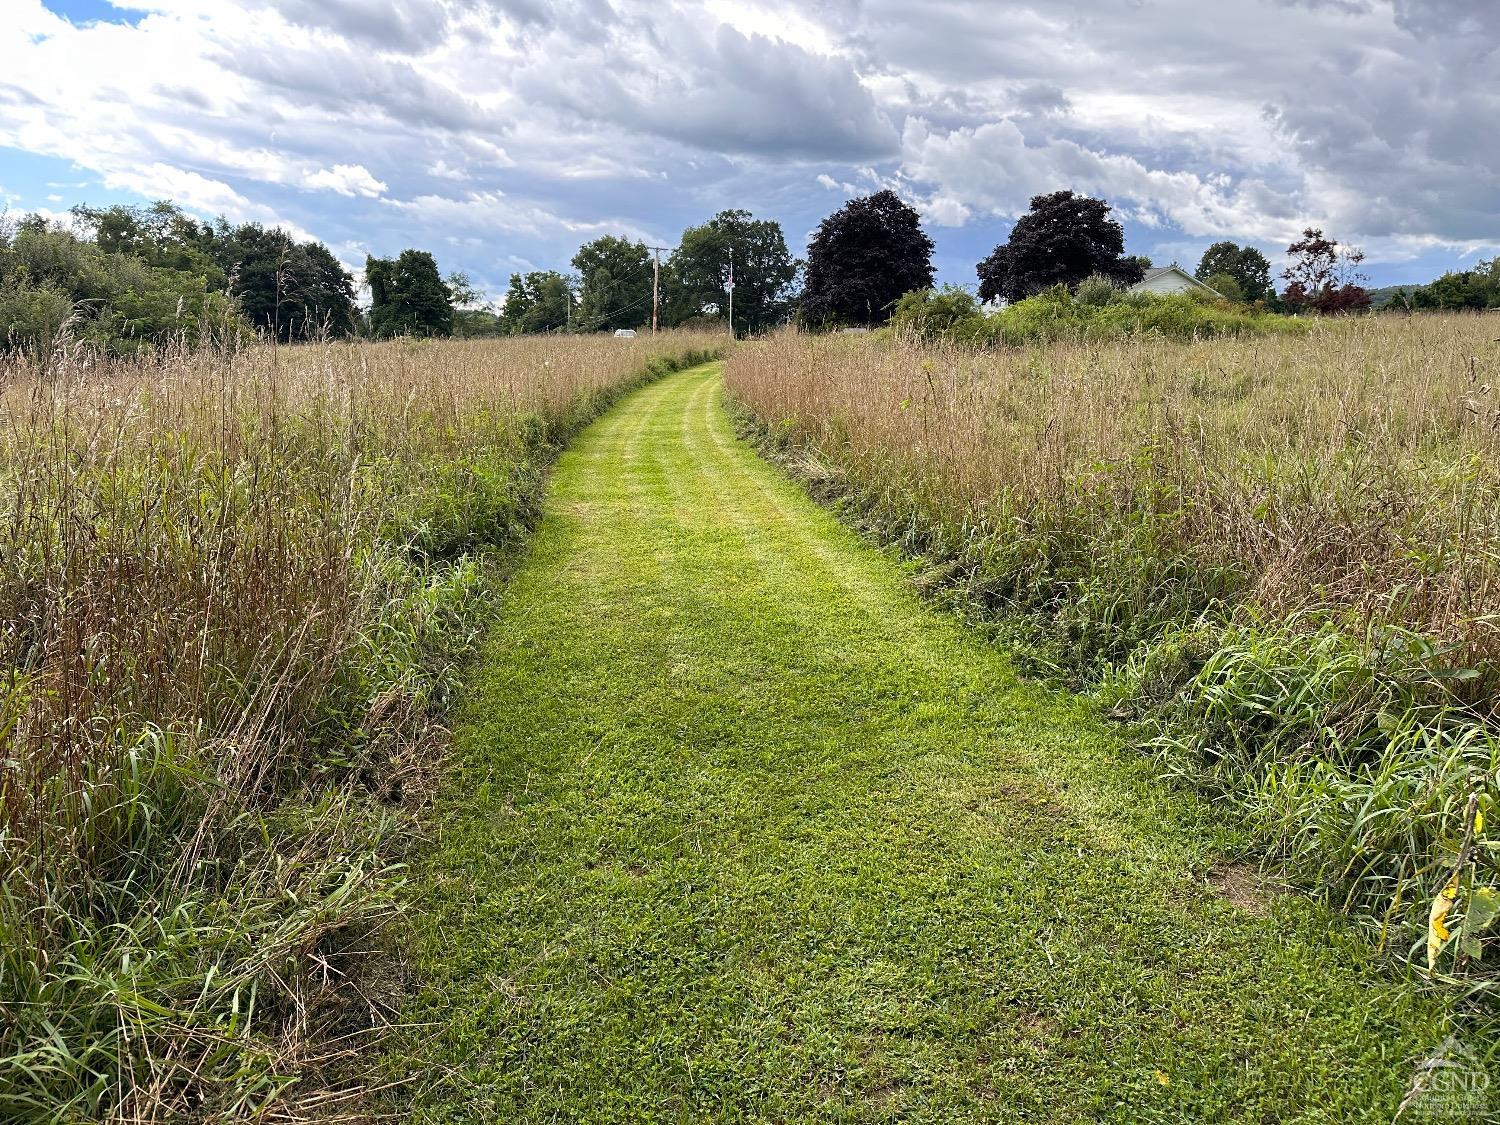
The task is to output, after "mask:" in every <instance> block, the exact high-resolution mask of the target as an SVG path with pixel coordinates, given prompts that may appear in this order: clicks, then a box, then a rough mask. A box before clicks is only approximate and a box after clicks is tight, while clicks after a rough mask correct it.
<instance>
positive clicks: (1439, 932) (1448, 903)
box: [1427, 872, 1458, 969]
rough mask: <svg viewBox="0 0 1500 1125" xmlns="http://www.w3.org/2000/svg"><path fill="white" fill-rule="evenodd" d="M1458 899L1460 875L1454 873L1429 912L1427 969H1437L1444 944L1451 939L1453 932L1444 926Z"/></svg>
mask: <svg viewBox="0 0 1500 1125" xmlns="http://www.w3.org/2000/svg"><path fill="white" fill-rule="evenodd" d="M1457 897H1458V873H1457V872H1454V874H1453V878H1451V879H1449V880H1448V882H1447V883H1446V884H1444V886H1443V889H1442V890H1440V891H1439V892H1438V893H1437V897H1436V898H1435V899H1433V900H1432V909H1431V910H1429V911H1428V912H1427V967H1428V968H1429V969H1433V968H1436V966H1437V959H1438V954H1439V953H1441V952H1442V951H1443V943H1445V942H1446V941H1447V940H1448V939H1449V938H1450V937H1452V936H1453V935H1452V932H1451V931H1450V930H1449V929H1448V927H1447V926H1446V925H1444V921H1445V920H1446V919H1447V917H1448V912H1449V911H1450V910H1452V909H1453V900H1454V899H1456V898H1457Z"/></svg>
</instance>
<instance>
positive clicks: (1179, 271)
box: [1125, 262, 1220, 297]
mask: <svg viewBox="0 0 1500 1125" xmlns="http://www.w3.org/2000/svg"><path fill="white" fill-rule="evenodd" d="M1194 290H1197V291H1198V292H1201V293H1212V294H1213V295H1214V296H1215V297H1217V296H1219V295H1220V294H1219V291H1218V290H1217V289H1215V288H1214V287H1213V286H1211V285H1204V284H1203V282H1201V281H1199V280H1198V279H1197V278H1196V277H1194V276H1193V275H1192V274H1190V273H1188V272H1187V270H1185V269H1183V268H1182V267H1181V266H1179V265H1178V264H1177V263H1176V262H1173V263H1172V264H1171V265H1170V266H1157V267H1155V268H1153V269H1149V270H1147V271H1146V276H1145V277H1143V278H1141V280H1139V281H1137V282H1136V283H1135V284H1134V285H1132V286H1131V287H1130V288H1129V289H1127V290H1125V292H1127V293H1154V294H1155V295H1156V296H1158V297H1165V296H1167V295H1168V294H1169V293H1191V292H1193V291H1194Z"/></svg>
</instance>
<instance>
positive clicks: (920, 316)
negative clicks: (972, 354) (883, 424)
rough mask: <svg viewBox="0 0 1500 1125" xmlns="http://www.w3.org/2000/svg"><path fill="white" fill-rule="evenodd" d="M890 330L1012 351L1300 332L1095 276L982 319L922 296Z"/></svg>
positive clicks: (1294, 326)
mask: <svg viewBox="0 0 1500 1125" xmlns="http://www.w3.org/2000/svg"><path fill="white" fill-rule="evenodd" d="M891 327H892V328H893V329H895V331H896V333H897V334H898V335H901V336H904V337H906V338H909V339H914V340H927V341H938V340H942V341H948V342H952V343H960V344H972V345H978V346H995V345H1006V346H1012V347H1016V346H1022V345H1033V344H1047V343H1053V342H1057V341H1069V340H1076V341H1090V340H1110V339H1115V338H1117V337H1121V336H1130V335H1134V334H1137V333H1142V332H1150V333H1154V334H1156V335H1158V336H1165V337H1168V338H1169V339H1174V340H1193V339H1208V338H1213V337H1218V336H1255V335H1264V334H1269V333H1277V332H1304V331H1306V330H1307V325H1305V324H1304V323H1302V322H1300V321H1296V320H1293V319H1291V318H1288V317H1283V316H1277V315H1275V314H1273V313H1268V312H1266V311H1265V310H1264V309H1258V308H1252V307H1248V306H1244V305H1234V304H1231V303H1230V302H1229V301H1228V300H1226V299H1217V300H1216V299H1215V298H1213V297H1211V296H1208V295H1207V294H1203V293H1173V294H1169V295H1158V294H1155V293H1127V292H1125V291H1124V290H1122V289H1121V288H1120V287H1119V286H1117V285H1116V284H1115V283H1114V282H1113V281H1111V280H1110V279H1109V278H1107V277H1102V276H1099V275H1095V276H1093V277H1090V278H1086V279H1085V280H1084V281H1083V282H1081V283H1080V284H1079V286H1078V292H1077V293H1076V294H1075V293H1073V292H1072V291H1070V290H1069V289H1068V287H1067V286H1066V285H1054V286H1053V287H1052V288H1050V289H1047V290H1045V291H1043V292H1041V293H1038V294H1037V295H1036V296H1034V297H1028V298H1026V299H1025V300H1024V301H1017V302H1015V303H1014V304H1011V305H1007V306H1005V307H1004V308H1002V309H1000V310H998V311H996V312H994V313H991V314H989V315H986V314H985V313H984V312H983V311H982V309H981V307H980V305H979V302H978V301H977V300H976V299H975V297H974V296H973V295H972V294H970V293H969V292H967V291H966V290H964V289H961V288H959V287H958V286H954V285H948V286H944V287H943V288H942V289H940V290H933V289H921V290H917V291H915V292H912V293H908V294H906V296H904V297H902V298H901V300H900V301H898V302H897V303H896V311H895V313H894V315H893V316H892V317H891Z"/></svg>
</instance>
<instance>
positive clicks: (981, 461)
mask: <svg viewBox="0 0 1500 1125" xmlns="http://www.w3.org/2000/svg"><path fill="white" fill-rule="evenodd" d="M1298 327H1299V329H1300V330H1299V331H1298V332H1296V333H1277V334H1274V335H1245V336H1234V337H1227V338H1221V339H1214V340H1187V341H1181V340H1174V339H1170V338H1167V337H1165V336H1163V335H1162V334H1159V333H1151V332H1147V333H1140V334H1134V335H1130V336H1126V337H1122V338H1115V339H1104V340H1096V341H1089V340H1074V341H1071V342H1069V341H1060V342H1054V343H1050V344H1046V345H1041V346H1030V347H1025V346H1018V347H1007V348H997V349H977V348H972V347H965V346H961V345H957V344H947V345H944V344H941V343H931V342H923V341H922V340H920V339H917V338H916V337H915V336H914V335H912V334H908V335H906V336H905V337H901V336H899V335H897V336H896V337H894V338H881V336H880V334H877V335H876V336H872V337H847V336H821V337H819V336H805V335H798V334H795V333H785V334H782V335H778V336H775V337H773V338H771V339H769V340H767V341H764V342H761V343H757V344H754V345H749V346H744V347H742V348H740V349H738V350H737V351H736V352H735V353H734V354H733V355H732V356H731V358H730V360H729V362H728V364H727V369H726V381H727V387H728V390H729V393H730V394H731V396H732V397H733V399H734V400H735V402H736V404H737V410H738V411H739V413H740V415H741V418H742V424H743V426H744V428H745V429H746V431H747V432H749V433H750V434H751V435H752V436H753V437H754V438H755V439H756V440H757V441H758V442H759V443H760V445H761V447H762V448H763V449H764V450H766V451H767V452H768V453H770V454H771V455H772V456H774V457H776V458H777V459H778V460H779V461H781V462H782V463H783V464H784V465H785V466H786V467H788V468H789V469H790V470H791V471H792V472H793V473H794V474H796V475H797V476H799V477H800V478H801V479H802V480H803V481H804V482H805V483H806V484H807V485H808V486H809V488H810V489H811V490H812V491H813V492H814V493H815V494H816V495H818V496H819V497H820V498H822V499H824V500H825V501H827V502H829V503H830V504H833V505H834V506H835V507H836V509H837V510H838V511H839V512H840V513H841V514H842V515H843V516H844V517H845V518H846V519H847V520H849V521H850V522H852V523H854V524H855V525H856V526H858V527H859V528H860V529H862V530H863V531H864V532H866V533H867V534H868V535H869V536H870V537H871V538H873V539H875V540H877V541H879V542H881V543H885V544H890V545H893V546H895V547H898V548H899V549H900V550H901V551H903V552H905V553H906V554H907V555H909V556H911V557H912V558H913V559H915V560H917V573H916V581H917V582H918V584H919V585H920V586H921V587H922V588H923V589H924V590H925V591H927V592H928V593H930V594H932V595H934V596H936V597H939V598H941V599H943V600H945V601H947V602H948V603H950V604H951V605H953V606H955V607H956V608H958V609H959V610H960V611H961V612H963V613H964V614H965V615H967V616H968V617H969V618H970V619H971V620H972V621H974V622H975V623H976V624H980V625H982V626H983V627H985V628H987V629H989V630H990V631H991V632H992V633H994V634H995V635H996V636H997V637H999V638H1001V639H1002V640H1004V641H1006V642H1009V643H1014V644H1017V645H1018V646H1020V648H1021V650H1022V651H1023V652H1024V653H1025V654H1026V657H1027V659H1028V661H1029V662H1030V664H1031V666H1032V667H1033V668H1034V669H1036V670H1038V671H1040V672H1042V673H1043V674H1046V675H1051V676H1055V677H1059V678H1061V679H1065V680H1067V681H1068V682H1070V683H1072V684H1074V685H1075V686H1081V687H1084V688H1085V689H1087V690H1088V691H1090V692H1091V693H1092V694H1093V695H1095V696H1096V697H1097V699H1098V700H1099V702H1100V704H1101V705H1102V706H1103V707H1104V708H1105V709H1107V711H1108V712H1109V713H1110V714H1111V715H1112V716H1114V717H1116V718H1119V719H1124V720H1128V721H1131V722H1134V723H1136V724H1138V725H1137V726H1136V727H1135V728H1134V729H1135V731H1136V733H1137V739H1138V741H1139V743H1140V744H1141V745H1143V746H1144V747H1145V748H1146V749H1147V750H1148V751H1149V752H1150V753H1151V754H1153V755H1154V756H1155V757H1156V759H1157V760H1158V762H1159V763H1160V766H1161V768H1162V769H1163V770H1164V771H1165V772H1166V773H1168V774H1170V775H1172V776H1173V777H1175V778H1177V779H1180V780H1181V781H1182V782H1184V783H1186V784H1188V785H1191V786H1193V787H1195V788H1197V789H1199V790H1202V791H1205V792H1207V793H1209V794H1210V795H1212V796H1213V797H1214V798H1216V799H1217V800H1219V801H1220V802H1221V805H1220V807H1221V808H1222V810H1223V814H1224V817H1225V818H1226V820H1231V821H1234V822H1236V823H1243V824H1244V825H1246V826H1247V827H1248V837H1247V842H1246V844H1245V847H1246V850H1247V851H1248V852H1250V853H1251V854H1254V855H1256V856H1265V857H1269V859H1270V860H1271V862H1272V864H1273V866H1275V867H1276V868H1277V869H1278V870H1280V871H1282V872H1283V873H1285V875H1286V876H1287V877H1289V878H1290V879H1292V880H1293V881H1295V882H1296V883H1298V884H1300V885H1302V886H1304V887H1307V888H1311V889H1312V890H1314V891H1315V892H1316V893H1317V894H1319V895H1320V896H1322V897H1324V898H1325V899H1327V900H1328V901H1329V902H1330V903H1332V904H1334V905H1335V906H1337V907H1338V908H1340V909H1343V910H1345V911H1348V912H1349V913H1350V915H1351V916H1353V917H1354V918H1356V919H1358V920H1359V921H1360V922H1361V923H1362V924H1364V925H1366V926H1367V927H1368V928H1369V930H1370V932H1371V933H1372V935H1373V936H1374V938H1375V940H1376V941H1377V943H1378V944H1379V945H1381V946H1382V947H1384V948H1385V949H1387V950H1389V951H1391V952H1393V953H1395V954H1398V955H1400V956H1402V957H1408V958H1409V959H1410V960H1411V962H1412V963H1414V964H1415V965H1416V966H1417V968H1418V969H1419V971H1420V972H1421V973H1422V974H1424V975H1427V976H1429V977H1431V978H1433V979H1436V980H1443V981H1447V982H1450V983H1452V984H1454V985H1456V986H1457V987H1459V988H1460V989H1462V990H1464V991H1466V992H1468V993H1472V994H1477V995H1483V996H1488V995H1489V994H1490V993H1491V991H1492V990H1493V988H1494V987H1495V981H1496V979H1497V978H1496V976H1495V970H1494V969H1493V966H1492V965H1490V964H1487V963H1486V955H1487V951H1488V960H1491V961H1492V960H1493V951H1492V950H1488V946H1489V945H1490V944H1491V940H1492V939H1491V937H1490V935H1491V932H1492V931H1491V925H1492V923H1493V921H1494V918H1495V915H1496V913H1497V907H1500V895H1497V883H1500V877H1497V874H1500V873H1497V871H1496V866H1495V860H1496V857H1497V847H1496V845H1495V844H1494V843H1493V842H1492V841H1493V836H1492V834H1491V833H1492V831H1493V830H1492V829H1487V828H1486V827H1485V823H1484V822H1485V819H1486V817H1490V819H1491V820H1492V821H1493V818H1494V817H1495V816H1497V815H1500V812H1496V811H1494V805H1495V802H1496V800H1497V798H1500V387H1497V384H1500V341H1497V339H1496V337H1497V336H1500V322H1497V321H1496V320H1495V319H1494V318H1493V317H1491V316H1485V315H1471V316H1463V315H1435V316H1426V317H1419V318H1398V317H1372V318H1361V319H1354V320H1347V321H1335V320H1329V321H1314V322H1311V323H1308V322H1302V323H1301V324H1299V326H1298Z"/></svg>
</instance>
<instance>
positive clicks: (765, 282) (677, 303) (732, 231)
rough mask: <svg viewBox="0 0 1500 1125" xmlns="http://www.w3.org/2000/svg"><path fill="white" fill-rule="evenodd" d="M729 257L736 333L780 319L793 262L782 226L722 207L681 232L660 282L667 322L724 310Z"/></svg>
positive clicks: (794, 275) (788, 292) (787, 297)
mask: <svg viewBox="0 0 1500 1125" xmlns="http://www.w3.org/2000/svg"><path fill="white" fill-rule="evenodd" d="M731 254H732V255H733V259H734V321H735V324H734V326H735V330H736V331H740V332H752V333H753V332H763V331H765V330H766V329H767V328H769V327H771V326H772V325H774V324H776V323H778V322H779V321H781V320H782V319H784V318H785V317H786V315H787V313H788V312H789V311H790V309H791V307H792V303H793V294H792V285H793V282H795V281H796V278H797V261H796V259H795V258H793V257H792V255H791V251H789V250H788V249H787V246H786V237H785V236H784V235H783V234H782V232H781V224H780V223H777V222H774V221H772V220H770V219H756V218H754V217H753V216H752V215H751V214H750V212H749V211H721V212H719V214H717V215H715V216H714V217H713V218H712V219H710V220H709V221H708V222H706V223H704V224H703V225H702V226H697V227H689V228H688V229H687V230H685V231H683V232H682V241H681V243H680V244H679V245H678V247H677V249H676V250H674V251H673V252H672V256H671V258H670V259H669V261H668V263H667V265H668V270H667V271H666V277H665V281H664V288H665V289H666V290H667V300H666V305H667V314H666V318H665V319H666V323H667V324H670V325H677V324H682V323H683V322H685V321H687V320H689V319H692V318H697V317H702V316H704V315H705V309H708V308H713V309H714V312H713V313H712V314H707V315H712V316H715V317H717V316H721V315H723V314H724V313H725V312H726V311H727V308H728V301H729V295H728V291H727V289H726V286H727V284H728V282H729V262H730V256H731Z"/></svg>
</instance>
